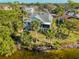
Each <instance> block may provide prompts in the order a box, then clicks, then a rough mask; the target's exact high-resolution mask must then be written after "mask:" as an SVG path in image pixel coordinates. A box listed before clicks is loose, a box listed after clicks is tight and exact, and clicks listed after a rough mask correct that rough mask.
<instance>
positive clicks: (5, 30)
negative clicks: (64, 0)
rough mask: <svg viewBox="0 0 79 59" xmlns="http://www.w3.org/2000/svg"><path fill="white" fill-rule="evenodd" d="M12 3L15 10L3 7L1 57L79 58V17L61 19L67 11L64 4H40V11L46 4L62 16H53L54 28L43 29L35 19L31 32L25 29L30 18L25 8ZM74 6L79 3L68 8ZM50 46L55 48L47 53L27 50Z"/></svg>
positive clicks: (0, 40)
mask: <svg viewBox="0 0 79 59" xmlns="http://www.w3.org/2000/svg"><path fill="white" fill-rule="evenodd" d="M69 3H70V2H69ZM10 5H11V6H13V9H12V10H0V55H1V56H0V59H79V56H78V55H79V49H78V48H79V46H78V47H76V46H77V45H75V44H79V19H77V18H70V19H63V20H58V19H59V17H61V16H62V15H63V14H64V13H65V11H64V10H65V8H64V7H65V6H64V5H55V6H56V8H55V9H54V10H52V5H50V4H49V5H40V4H36V5H37V6H39V8H40V7H41V8H40V10H41V9H42V8H44V7H45V8H48V10H49V11H50V12H51V13H55V14H56V15H58V16H57V17H56V18H54V19H53V21H52V25H51V29H48V30H45V31H44V30H40V28H39V27H40V23H41V22H39V21H33V22H31V30H30V31H28V30H25V28H24V24H23V23H24V22H23V17H27V18H28V14H27V12H24V11H22V10H21V9H20V4H19V3H17V2H16V3H14V4H10ZM72 5H73V8H74V7H76V6H77V5H78V4H77V5H76V4H74V3H70V4H68V5H67V6H69V7H67V8H70V7H71V6H72ZM58 7H59V8H58ZM41 11H43V10H41ZM77 13H78V12H77ZM49 45H50V46H52V47H53V49H52V50H46V52H45V53H44V52H36V51H28V50H26V49H27V48H28V49H29V50H32V48H34V47H39V46H49ZM72 46H73V48H72V49H71V47H72ZM67 48H70V49H67ZM18 49H19V51H18ZM4 56H6V57H4Z"/></svg>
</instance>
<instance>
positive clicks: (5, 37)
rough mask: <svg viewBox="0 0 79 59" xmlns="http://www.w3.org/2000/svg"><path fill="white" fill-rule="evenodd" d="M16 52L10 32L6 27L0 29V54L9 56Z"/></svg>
mask: <svg viewBox="0 0 79 59" xmlns="http://www.w3.org/2000/svg"><path fill="white" fill-rule="evenodd" d="M15 51H16V47H15V44H14V41H13V40H12V38H11V37H10V30H9V28H7V27H0V54H1V55H5V56H9V55H12V53H14V52H15Z"/></svg>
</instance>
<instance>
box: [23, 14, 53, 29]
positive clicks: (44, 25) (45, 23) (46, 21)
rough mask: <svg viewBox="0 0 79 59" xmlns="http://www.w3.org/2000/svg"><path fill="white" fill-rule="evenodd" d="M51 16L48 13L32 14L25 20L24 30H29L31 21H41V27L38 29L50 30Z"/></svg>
mask: <svg viewBox="0 0 79 59" xmlns="http://www.w3.org/2000/svg"><path fill="white" fill-rule="evenodd" d="M52 19H53V17H52V15H51V14H50V13H36V14H32V15H31V16H30V18H29V19H28V20H26V21H25V22H24V23H25V25H24V26H25V28H30V23H31V22H32V21H33V20H38V21H41V26H40V29H49V28H51V24H52Z"/></svg>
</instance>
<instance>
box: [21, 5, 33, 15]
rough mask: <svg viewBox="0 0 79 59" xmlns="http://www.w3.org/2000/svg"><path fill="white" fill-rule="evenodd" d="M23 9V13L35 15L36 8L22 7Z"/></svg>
mask: <svg viewBox="0 0 79 59" xmlns="http://www.w3.org/2000/svg"><path fill="white" fill-rule="evenodd" d="M21 9H22V10H23V11H26V12H27V13H29V14H33V13H34V8H33V7H27V6H22V7H21Z"/></svg>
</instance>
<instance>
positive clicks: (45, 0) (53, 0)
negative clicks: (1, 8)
mask: <svg viewBox="0 0 79 59" xmlns="http://www.w3.org/2000/svg"><path fill="white" fill-rule="evenodd" d="M14 1H19V2H24V3H37V2H40V3H66V2H67V0H0V2H2V3H4V2H14ZM75 1H76V2H79V0H75Z"/></svg>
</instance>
